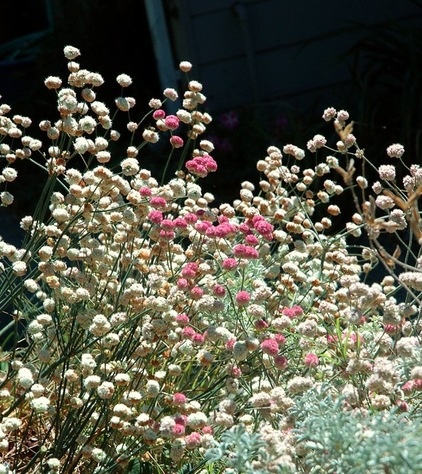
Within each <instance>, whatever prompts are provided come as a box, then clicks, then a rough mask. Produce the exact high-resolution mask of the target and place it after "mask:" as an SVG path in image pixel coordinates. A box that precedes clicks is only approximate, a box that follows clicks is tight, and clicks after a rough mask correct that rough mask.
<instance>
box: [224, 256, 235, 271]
mask: <svg viewBox="0 0 422 474" xmlns="http://www.w3.org/2000/svg"><path fill="white" fill-rule="evenodd" d="M236 267H237V260H236V259H235V258H230V257H229V258H226V259H224V260H223V268H224V270H234V269H235V268H236Z"/></svg>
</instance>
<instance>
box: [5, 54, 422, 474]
mask: <svg viewBox="0 0 422 474" xmlns="http://www.w3.org/2000/svg"><path fill="white" fill-rule="evenodd" d="M64 53H65V57H66V58H67V60H68V68H69V76H68V79H67V84H65V85H64V84H63V81H62V80H61V79H60V78H58V77H49V78H47V79H46V81H45V84H46V86H47V87H48V88H49V89H51V90H52V93H55V94H56V99H57V110H58V113H59V117H58V118H57V119H55V120H54V119H53V120H52V121H49V120H43V121H42V122H41V123H40V129H41V131H42V132H44V133H45V136H46V138H44V139H42V140H40V139H38V138H33V137H32V136H31V135H30V133H29V131H30V126H31V121H30V119H29V118H27V117H23V116H20V115H13V116H11V114H10V108H9V107H8V106H7V105H5V104H3V105H1V106H0V155H1V157H0V158H1V160H2V161H3V168H2V174H1V176H2V178H1V181H2V184H3V186H4V187H3V190H2V192H1V194H0V198H1V202H2V204H3V205H5V206H7V205H11V204H12V203H13V195H12V194H11V192H10V190H11V188H10V186H11V185H13V184H14V181H15V179H16V178H17V172H16V167H15V164H16V163H17V162H18V161H20V160H23V161H24V164H25V166H26V165H28V166H29V165H30V164H32V165H35V166H37V167H40V168H42V169H43V170H45V173H46V174H45V176H46V181H45V186H44V188H43V191H42V193H41V195H40V196H39V197H38V199H37V206H36V209H35V211H34V214H33V215H32V216H25V217H23V218H22V220H21V228H22V229H23V231H24V232H25V238H24V240H23V242H22V244H21V245H20V246H15V245H13V244H10V243H7V242H5V241H1V242H0V257H1V273H0V298H1V305H2V308H3V310H4V311H8V312H9V313H10V316H11V320H10V323H9V324H8V326H7V327H5V328H4V329H3V330H2V336H3V339H4V341H6V339H7V337H9V336H10V337H9V347H8V348H6V346H4V347H3V349H4V350H3V352H2V367H3V372H2V374H1V382H0V385H1V387H0V410H1V416H2V418H1V421H0V453H1V456H2V464H1V466H0V472H15V473H39V472H61V473H70V472H72V473H73V472H76V473H77V472H93V473H94V472H95V473H111V472H131V473H134V472H161V473H162V472H180V473H182V472H183V473H185V474H186V473H188V472H190V473H194V472H225V473H229V472H250V470H251V469H255V470H257V469H259V470H261V471H262V472H316V471H315V469H314V466H313V465H312V464H313V459H314V458H318V457H320V456H321V457H320V459H321V461H322V460H323V461H324V466H321V469H323V470H320V471H318V472H332V471H330V470H329V469H331V466H333V465H334V464H333V463H334V462H335V461H336V459H337V458H336V456H337V454H336V453H338V452H343V451H344V450H345V448H344V446H342V445H341V446H340V447H339V448H338V450H337V451H333V455H332V456H331V451H328V452H327V453H326V452H325V451H323V454H324V456H322V455H321V449H322V448H321V446H320V444H318V443H316V441H315V440H314V438H312V437H310V434H309V429H310V428H309V426H310V425H309V423H310V420H313V418H312V414H309V415H306V416H304V414H303V413H302V411H301V410H302V409H301V407H302V406H303V405H304V400H305V399H304V398H303V396H304V394H305V393H306V392H307V391H309V390H310V389H312V390H317V391H318V390H319V391H321V387H323V386H324V387H325V386H327V385H328V386H329V391H328V392H327V397H326V398H323V399H322V401H321V404H322V405H323V404H324V403H325V404H326V405H327V410H326V411H325V412H324V413H322V414H321V417H322V418H323V420H320V421H319V422H320V426H321V430H322V431H321V432H322V434H324V436H325V438H324V437H322V436H321V439H326V440H327V443H328V446H329V445H330V444H329V443H334V444H335V439H334V438H335V437H334V438H333V437H330V433H331V432H330V429H331V428H330V427H329V426H328V425H329V424H330V423H331V421H332V416H333V415H332V413H333V412H338V417H339V418H338V419H339V420H340V421H341V423H340V422H339V423H340V426H339V423H337V422H336V423H337V424H335V423H334V424H333V426H332V428H333V429H336V430H337V432H338V433H342V432H343V431H344V430H346V431H348V430H349V427H350V429H352V428H353V426H355V425H353V422H354V420H356V417H355V415H354V413H362V416H365V417H367V418H365V420H374V423H375V426H380V430H381V431H382V430H383V429H384V426H385V425H382V423H381V421H380V420H381V419H383V418H382V416H381V415H379V414H382V415H384V414H385V416H386V417H387V419H389V418H388V416H390V415H389V413H390V411H392V412H393V411H394V410H393V408H394V407H396V410H399V411H401V412H403V413H404V414H403V415H401V417H400V420H399V419H398V418H397V420H396V419H395V420H396V421H394V423H396V424H399V423H401V420H402V419H403V420H404V419H408V420H412V419H413V418H414V419H415V420H416V417H417V415H418V410H419V406H420V401H421V399H420V391H421V386H422V385H421V380H422V357H421V350H420V340H419V338H420V331H421V323H420V311H421V307H422V306H421V301H420V297H421V296H420V295H421V290H422V284H421V281H420V275H421V257H420V254H419V252H420V241H421V229H420V223H419V210H418V199H419V196H420V194H421V189H422V172H421V168H420V167H419V166H418V165H413V166H411V167H410V168H409V169H408V170H407V172H408V174H407V175H406V176H405V178H404V180H403V186H401V185H400V184H399V183H398V182H396V180H395V177H394V170H395V167H394V165H388V167H387V168H382V169H381V168H380V169H379V170H378V172H379V181H377V182H375V183H368V182H367V179H366V178H365V175H364V174H362V175H360V176H357V177H355V175H354V174H355V167H354V163H355V160H360V162H361V165H362V166H361V168H362V170H365V166H366V167H373V168H374V169H375V167H374V165H373V164H371V162H370V160H369V159H367V157H366V156H365V153H364V150H363V149H361V148H360V147H359V146H358V145H357V142H356V139H355V137H354V136H353V134H352V127H353V124H352V122H350V121H349V117H348V114H347V112H345V111H344V110H340V111H336V110H335V109H333V108H329V109H327V110H326V111H324V115H323V118H324V120H326V121H327V122H329V121H333V122H334V130H335V133H336V134H337V135H338V141H337V142H336V140H334V142H335V143H333V144H330V141H331V140H327V139H326V138H325V137H324V136H322V135H316V136H314V137H313V138H312V139H311V140H310V141H309V142H308V143H307V147H306V148H307V150H304V149H301V148H299V147H298V146H296V145H291V144H287V145H285V146H284V147H283V150H280V149H278V148H276V147H274V146H271V147H269V148H268V150H267V156H266V157H265V158H264V159H262V160H259V161H258V163H257V169H258V171H259V173H260V180H259V189H255V187H254V185H253V184H252V183H251V182H248V181H245V182H243V183H242V186H241V190H240V193H239V199H236V200H235V201H234V202H233V203H223V204H220V205H219V206H218V207H217V206H214V205H213V202H214V196H212V194H211V193H209V192H204V191H203V189H202V188H201V186H200V185H199V184H198V182H199V180H200V179H202V178H206V177H207V175H208V174H210V173H213V172H215V171H217V163H216V161H215V160H214V159H213V158H212V155H211V154H212V151H213V144H212V143H211V142H210V141H208V140H204V139H202V138H201V135H202V134H203V133H204V132H205V130H206V126H207V125H208V124H209V122H210V121H211V117H210V116H209V115H208V114H207V113H206V112H202V111H201V110H200V108H201V105H202V104H203V102H204V101H205V95H204V94H203V92H202V85H201V84H200V83H199V82H197V81H195V80H192V79H190V78H189V77H188V73H189V71H190V68H191V65H190V63H187V62H182V63H181V64H180V68H181V70H182V71H183V72H184V73H186V75H187V76H186V77H187V90H186V91H185V92H184V94H183V98H182V104H181V108H180V109H179V110H178V111H177V113H176V114H175V115H168V114H167V113H166V111H165V102H166V101H167V100H177V92H176V91H175V90H173V89H166V90H165V91H164V98H163V100H161V99H151V101H150V102H149V110H148V112H147V113H146V114H145V115H144V116H143V117H141V118H139V119H135V115H136V114H135V110H136V107H135V105H136V103H135V99H134V98H132V97H129V96H127V95H126V92H125V91H126V88H127V87H129V86H130V83H131V78H130V77H129V76H127V75H125V74H121V75H119V76H118V78H117V83H118V84H119V86H120V87H121V88H122V92H121V93H120V96H119V97H118V98H117V99H116V101H115V107H116V112H112V111H111V109H110V108H109V106H108V105H106V104H104V103H103V102H101V100H100V98H99V93H98V92H97V89H98V88H99V87H100V86H101V84H102V82H103V80H102V77H101V75H100V74H98V73H92V72H90V71H88V70H86V69H82V68H81V67H80V65H79V63H77V62H76V61H75V59H76V58H77V57H78V56H79V51H78V50H77V49H76V48H73V47H70V46H67V47H65V50H64ZM115 114H126V115H127V119H128V122H127V127H126V130H122V133H121V134H120V133H119V132H118V131H117V130H114V129H113V123H115ZM125 134H126V135H127V137H126V138H124V136H125ZM126 139H127V141H128V144H127V145H122V146H121V147H120V148H119V147H118V146H117V145H118V144H119V143H120V142H121V143H122V144H123V143H124V142H125V140H126ZM159 140H161V143H162V142H163V141H165V142H166V143H165V145H164V146H163V148H162V149H163V150H164V149H165V146H166V144H167V146H168V148H169V155H168V161H167V165H166V166H165V168H164V169H163V171H162V174H161V176H153V174H152V173H151V171H150V170H148V169H146V168H143V167H142V158H141V153H140V152H141V150H142V152H145V151H146V150H147V149H148V147H151V146H154V144H155V143H156V142H158V141H159ZM45 143H47V144H48V145H46V144H45ZM403 153H404V149H403V147H402V146H401V145H399V144H393V145H391V147H389V148H388V149H387V154H388V155H389V156H390V157H391V159H392V160H395V162H396V163H402V162H401V157H402V154H403ZM315 158H316V159H315ZM312 160H314V161H313V163H314V164H313V165H311V164H310V163H311V162H312ZM300 164H302V166H300ZM403 166H404V164H403ZM173 169H174V170H175V172H174V175H171V171H170V170H173ZM15 189H17V191H19V188H16V187H15ZM339 196H347V199H348V201H349V202H350V204H351V205H353V206H355V209H356V210H355V212H349V211H350V205H349V206H347V208H345V207H343V208H342V207H340V204H341V202H343V204H342V206H343V205H344V202H347V201H346V200H343V201H341V202H340V201H339V200H338V197H339ZM343 209H344V213H345V214H346V218H345V219H344V220H343V221H342V220H341V219H342V215H341V213H342V210H343ZM349 214H350V219H349V217H347V216H349ZM336 221H337V222H339V223H340V224H341V225H337V228H340V230H339V231H336V232H334V231H332V229H333V226H334V224H335V222H336ZM385 236H387V237H388V240H385ZM393 237H394V242H396V243H397V247H396V248H395V247H394V245H393V246H392V248H393V250H392V251H390V247H391V245H390V246H388V247H387V246H386V245H384V242H391V241H392V239H393ZM415 243H416V245H415ZM377 267H381V268H382V269H383V276H382V277H381V278H380V279H379V280H377V275H378V274H374V271H375V270H377ZM22 326H23V327H24V335H23V336H22V337H20V336H19V334H21V333H20V330H21V329H20V328H21V327H22ZM10 345H11V346H12V347H11V348H10ZM324 393H325V392H324ZM330 397H331V398H330ZM315 403H316V406H318V404H319V403H320V402H319V401H318V402H315ZM315 403H314V405H315ZM323 406H324V405H323ZM342 410H344V413H343V411H342ZM359 416H360V415H359ZM391 416H393V415H391ZM394 416H395V415H394ZM342 417H345V419H347V420H349V421H348V422H344V423H343V418H342ZM368 422H369V421H368ZM371 422H372V421H371ZM362 423H363V422H362ZM415 423H416V421H415ZM381 425H382V426H381ZM400 426H401V425H400ZM409 426H413V425H411V424H409ZM329 428H330V429H329ZM342 430H343V431H342ZM377 439H378V438H377ZM380 439H381V438H380ZM396 439H397V438H390V441H391V443H393V442H394V443H395V442H396ZM233 440H234V441H233ZM404 440H405V442H406V443H407V442H409V443H410V436H408V435H407V434H406V435H405V437H404ZM233 443H234V444H233ZM236 443H240V444H241V445H242V446H243V448H242V449H244V451H242V452H245V453H246V454H245V456H246V458H248V456H249V457H250V459H246V460H245V463H246V461H247V462H248V463H249V464H245V466H244V468H242V467H241V463H240V461H241V460H240V459H239V456H237V457H236V451H233V446H236ZM248 443H249V444H248ZM312 443H314V444H312ZM248 446H249V447H250V446H252V449H249V447H248ZM359 446H361V445H359ZM412 446H413V445H412ZM327 449H329V448H328V447H327ZM409 449H411V450H413V447H411V446H409ZM212 450H214V451H212ZM215 450H217V451H218V452H217V454H216V451H215ZM346 451H347V450H346ZM233 452H234V456H235V459H234V458H233V455H232V454H230V453H233ZM413 452H414V451H412V453H413ZM207 453H208V454H207ZM210 453H211V454H212V453H214V457H213V456H211V457H210ZM362 456H364V454H362ZM365 456H366V454H365ZM207 459H208V460H209V459H212V460H214V462H213V464H209V463H208V464H207ZM371 459H372V458H371ZM377 459H378V458H377ZM392 459H393V458H392ZM403 459H404V458H403ZM235 461H236V462H235ZM378 461H379V459H378V460H377V462H378ZM365 462H366V461H365ZM368 462H369V461H368ZM388 462H390V461H388ZM388 462H387V463H386V462H384V464H382V465H383V466H387V465H388ZM392 462H393V461H392ZM398 462H400V460H399V459H398V457H397V456H395V457H394V463H395V464H394V469H396V466H397V463H398ZM403 462H405V463H407V460H406V461H403ZM418 462H419V461H418ZM344 465H345V466H346V465H347V464H344ZM403 465H407V464H403ZM377 466H378V465H377ZM336 468H338V466H337V467H336ZM385 468H386V467H385ZM242 469H243V470H242ZM397 469H399V468H397ZM339 472H340V471H339ZM386 472H388V471H386ZM394 472H395V471H394ZM397 472H402V471H400V470H397Z"/></svg>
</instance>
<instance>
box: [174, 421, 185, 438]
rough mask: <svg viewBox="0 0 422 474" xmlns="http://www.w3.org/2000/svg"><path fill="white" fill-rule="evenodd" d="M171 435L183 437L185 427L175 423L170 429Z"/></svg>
mask: <svg viewBox="0 0 422 474" xmlns="http://www.w3.org/2000/svg"><path fill="white" fill-rule="evenodd" d="M171 433H172V434H173V436H176V437H178V436H183V435H184V434H185V427H184V425H181V424H180V423H176V424H175V425H174V426H173V428H172V429H171Z"/></svg>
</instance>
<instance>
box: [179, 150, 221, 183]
mask: <svg viewBox="0 0 422 474" xmlns="http://www.w3.org/2000/svg"><path fill="white" fill-rule="evenodd" d="M185 166H186V168H187V170H188V171H189V173H192V174H193V175H195V176H199V177H200V178H205V177H206V176H207V175H208V173H211V172H214V171H217V162H216V161H215V160H214V158H212V156H210V155H208V154H206V153H205V154H203V155H199V156H194V157H193V158H192V159H190V160H188V161H187V162H186V164H185Z"/></svg>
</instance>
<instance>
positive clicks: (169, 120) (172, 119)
mask: <svg viewBox="0 0 422 474" xmlns="http://www.w3.org/2000/svg"><path fill="white" fill-rule="evenodd" d="M164 123H165V124H166V127H167V128H168V129H169V130H176V128H178V127H179V123H180V122H179V119H178V118H177V117H176V115H167V117H166V118H165V119H164Z"/></svg>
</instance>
